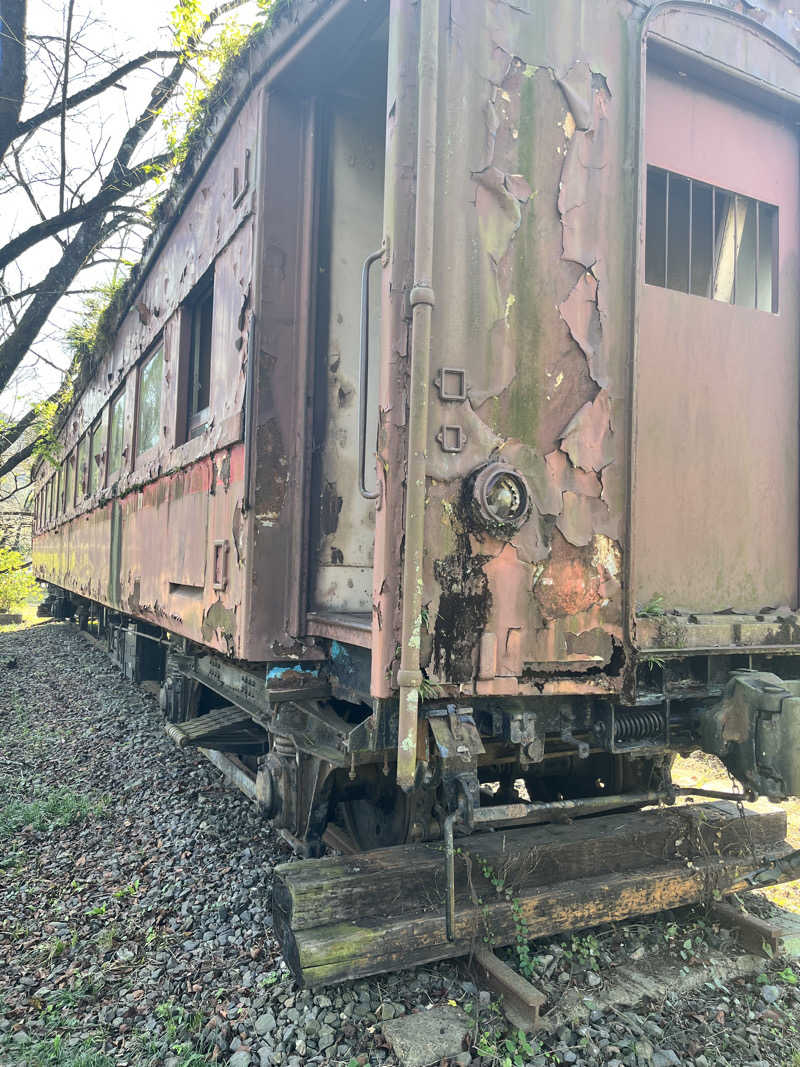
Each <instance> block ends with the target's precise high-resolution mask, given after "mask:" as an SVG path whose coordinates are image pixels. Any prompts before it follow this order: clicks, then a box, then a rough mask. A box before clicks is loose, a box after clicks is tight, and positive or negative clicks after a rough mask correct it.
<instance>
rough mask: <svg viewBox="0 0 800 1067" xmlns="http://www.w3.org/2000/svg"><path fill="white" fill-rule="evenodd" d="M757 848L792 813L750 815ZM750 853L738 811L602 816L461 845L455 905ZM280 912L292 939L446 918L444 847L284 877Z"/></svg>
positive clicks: (281, 871)
mask: <svg viewBox="0 0 800 1067" xmlns="http://www.w3.org/2000/svg"><path fill="white" fill-rule="evenodd" d="M749 823H750V829H751V833H752V835H753V842H754V844H755V847H756V848H757V849H763V848H765V847H767V846H769V845H771V844H773V843H775V842H779V841H782V840H783V837H784V836H785V833H786V817H785V814H784V812H782V811H775V812H770V813H767V814H763V815H758V816H757V817H756V816H753V815H751V816H750V819H749ZM693 838H696V839H697V841H702V843H703V848H704V849H705V851H707V852H712V853H714V854H717V853H719V854H722V855H725V854H729V853H734V854H741V853H742V852H744V851H745V850H746V848H747V842H746V833H745V831H744V828H743V826H742V824H741V820H740V818H739V815H738V811H737V809H736V807H735V806H734V805H732V804H731V805H726V804H724V803H722V804H697V805H691V806H689V805H687V806H685V807H681V808H670V809H666V810H665V809H655V810H651V811H644V812H628V813H623V814H611V815H603V816H597V817H594V818H591V819H583V820H578V821H577V822H575V823H570V824H566V825H565V824H548V825H543V826H528V827H519V828H518V829H515V830H504V831H502V832H495V833H480V834H473V835H472V836H471V837H469V838H463V839H461V840H457V842H456V843H457V846H458V849H459V855H458V856H457V861H456V902H457V905H458V904H459V903H468V902H469V901H470V900H471V899H472V898H473V895H474V894H477V895H479V896H485V895H486V894H487V893H488V894H489V895H491V893H492V892H493V890H492V887H491V884H490V881H487V879H486V878H485V877H484V875H483V873H482V871H483V870H484V869H486V870H489V871H490V872H491V874H490V879H491V878H492V877H502V878H503V880H504V882H505V883H506V884H507V885H509V886H513V887H514V888H515V889H520V888H533V887H535V886H545V885H553V884H556V883H560V882H563V881H566V880H570V879H578V878H585V877H588V876H589V875H592V874H594V875H601V874H612V873H615V872H618V871H632V870H637V869H640V868H643V867H647V866H650V865H652V864H653V862H657V861H669V860H674V859H675V858H676V857H677V856H679V855H681V854H684V853H688V852H689V851H690V850H691V847H692V846H694V847H695V848H696V844H697V841H693ZM276 876H277V877H276V885H275V894H276V900H277V903H278V907H279V908H280V909H281V910H282V912H283V914H284V915H285V916H286V919H285V922H286V925H287V926H289V927H291V929H292V930H295V931H298V930H305V929H312V928H314V927H318V926H323V925H325V924H326V923H333V922H347V921H349V920H351V919H356V920H357V919H358V918H359V917H360V916H361V915H363V914H365V913H366V914H372V915H375V916H401V915H414V914H417V913H419V912H424V911H426V910H428V911H437V910H438V909H441V908H442V906H443V901H444V897H445V864H444V853H443V849H442V845H441V843H432V844H423V845H403V846H397V847H394V848H386V849H376V850H374V851H372V852H367V853H363V852H362V853H355V854H353V855H350V856H339V857H326V858H324V859H319V860H307V861H305V862H303V863H292V864H283V865H281V866H279V867H277V868H276Z"/></svg>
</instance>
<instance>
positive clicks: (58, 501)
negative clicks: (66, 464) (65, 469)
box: [53, 467, 63, 517]
mask: <svg viewBox="0 0 800 1067" xmlns="http://www.w3.org/2000/svg"><path fill="white" fill-rule="evenodd" d="M62 504H63V495H62V493H61V467H59V468H58V471H57V472H56V506H55V508H54V509H53V510H54V512H55V515H56V517H57V516H58V515H60V514H61V508H62Z"/></svg>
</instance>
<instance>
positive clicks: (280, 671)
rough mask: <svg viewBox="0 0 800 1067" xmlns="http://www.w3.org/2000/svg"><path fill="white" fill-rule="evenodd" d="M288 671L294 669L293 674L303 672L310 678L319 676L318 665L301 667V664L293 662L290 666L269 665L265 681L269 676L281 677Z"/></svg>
mask: <svg viewBox="0 0 800 1067" xmlns="http://www.w3.org/2000/svg"><path fill="white" fill-rule="evenodd" d="M288 671H294V673H295V674H305V675H308V676H309V677H311V678H317V677H318V676H319V667H303V666H302V665H301V664H299V663H295V664H293V665H292V666H291V667H270V669H269V670H268V671H267V681H269V680H270V678H281V677H282V676H283V675H284V674H286V673H287V672H288Z"/></svg>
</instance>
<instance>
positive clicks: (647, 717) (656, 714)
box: [614, 708, 667, 741]
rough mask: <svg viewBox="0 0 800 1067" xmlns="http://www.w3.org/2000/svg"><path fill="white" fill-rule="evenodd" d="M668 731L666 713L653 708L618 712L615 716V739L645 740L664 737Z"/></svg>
mask: <svg viewBox="0 0 800 1067" xmlns="http://www.w3.org/2000/svg"><path fill="white" fill-rule="evenodd" d="M666 732H667V724H666V720H665V718H664V713H663V712H661V711H656V710H655V709H653V708H649V709H644V708H637V709H636V710H635V711H622V712H618V713H617V715H616V716H615V718H614V740H615V741H644V740H645V739H646V738H651V737H664V736H665V735H666Z"/></svg>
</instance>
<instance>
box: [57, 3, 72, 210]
mask: <svg viewBox="0 0 800 1067" xmlns="http://www.w3.org/2000/svg"><path fill="white" fill-rule="evenodd" d="M74 11H75V0H67V31H66V38H65V40H64V74H63V77H62V80H61V174H60V175H59V179H60V180H59V183H58V210H59V214H60V213H61V212H63V210H64V187H65V185H66V181H67V90H68V89H69V54H70V51H71V49H72V16H73V13H74Z"/></svg>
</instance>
